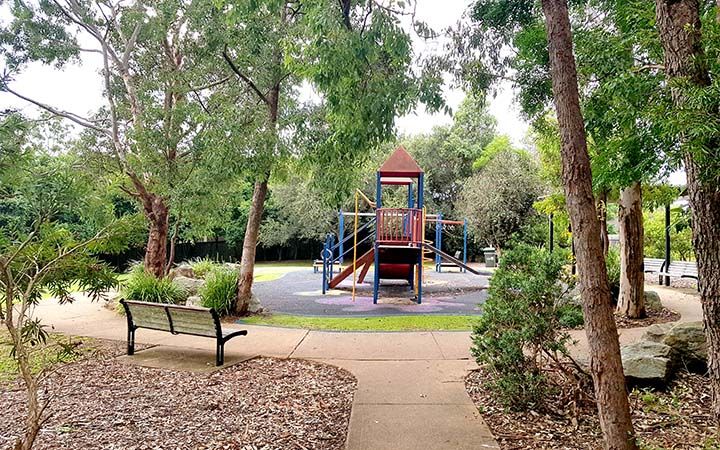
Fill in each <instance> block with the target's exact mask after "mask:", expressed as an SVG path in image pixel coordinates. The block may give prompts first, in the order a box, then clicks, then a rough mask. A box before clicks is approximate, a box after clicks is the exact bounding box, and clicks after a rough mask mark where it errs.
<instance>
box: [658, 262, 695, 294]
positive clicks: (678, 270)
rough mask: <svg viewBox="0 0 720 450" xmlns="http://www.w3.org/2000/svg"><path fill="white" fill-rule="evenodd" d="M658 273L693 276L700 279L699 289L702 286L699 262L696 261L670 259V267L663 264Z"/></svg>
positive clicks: (673, 276) (676, 276) (677, 276)
mask: <svg viewBox="0 0 720 450" xmlns="http://www.w3.org/2000/svg"><path fill="white" fill-rule="evenodd" d="M658 274H659V275H660V277H672V278H693V279H695V280H697V281H698V289H699V288H700V282H699V278H698V269H697V263H696V262H695V261H670V264H669V265H668V267H665V266H664V265H663V267H662V268H661V269H660V271H659V272H658Z"/></svg>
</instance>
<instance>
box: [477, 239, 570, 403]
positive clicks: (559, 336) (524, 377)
mask: <svg viewBox="0 0 720 450" xmlns="http://www.w3.org/2000/svg"><path fill="white" fill-rule="evenodd" d="M566 263H567V256H566V255H565V254H563V253H562V252H558V251H555V252H553V253H550V252H548V251H546V250H542V249H536V248H533V247H530V246H528V245H518V246H516V247H515V248H513V249H511V250H507V251H506V252H505V253H504V254H503V256H502V258H501V259H500V264H499V267H498V269H497V270H496V271H495V274H494V275H493V277H492V279H491V281H490V290H489V295H488V299H487V301H486V302H485V304H484V305H483V315H482V316H481V317H480V320H479V322H478V324H477V325H476V326H475V327H474V328H473V334H472V340H473V347H472V354H473V355H474V356H475V359H476V360H477V362H478V364H481V365H486V366H487V367H488V369H489V370H490V371H491V372H492V374H493V382H492V387H493V389H495V390H496V392H497V393H498V396H499V398H500V399H501V401H502V402H503V403H504V404H505V405H506V406H508V407H511V408H514V409H523V408H526V407H528V406H531V405H536V404H538V403H540V402H541V401H542V399H543V396H544V395H545V393H546V392H547V389H548V386H547V383H546V379H545V376H544V374H543V373H542V367H541V359H542V358H544V357H547V356H548V355H552V356H553V357H555V356H557V355H558V354H561V355H562V354H567V348H566V344H567V342H568V340H569V336H568V335H567V333H564V332H561V331H560V328H561V327H562V324H561V322H560V319H561V316H562V315H561V313H560V307H561V306H562V305H565V304H567V303H568V300H569V299H568V298H567V296H568V291H569V289H570V287H571V286H572V284H573V281H572V278H571V276H570V275H568V273H567V271H566V269H565V265H566Z"/></svg>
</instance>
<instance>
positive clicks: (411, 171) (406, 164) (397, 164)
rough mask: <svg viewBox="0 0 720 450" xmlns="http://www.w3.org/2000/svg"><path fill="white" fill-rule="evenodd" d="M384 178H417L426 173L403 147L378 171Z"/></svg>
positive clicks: (396, 150) (397, 149)
mask: <svg viewBox="0 0 720 450" xmlns="http://www.w3.org/2000/svg"><path fill="white" fill-rule="evenodd" d="M378 172H380V175H381V176H384V177H417V176H418V175H420V174H421V173H424V171H423V170H422V169H421V168H420V166H418V163H417V162H416V161H415V160H414V159H413V157H412V156H410V154H409V153H408V152H407V150H405V148H404V147H403V146H402V145H401V146H399V147H398V148H396V149H395V151H394V152H393V154H392V155H390V157H389V158H388V159H387V160H386V161H385V162H384V163H383V165H382V166H380V169H378Z"/></svg>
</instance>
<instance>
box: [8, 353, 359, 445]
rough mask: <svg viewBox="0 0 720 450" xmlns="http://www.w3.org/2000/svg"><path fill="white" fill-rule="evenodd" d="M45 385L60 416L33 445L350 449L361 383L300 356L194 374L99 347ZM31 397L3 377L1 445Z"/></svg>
mask: <svg viewBox="0 0 720 450" xmlns="http://www.w3.org/2000/svg"><path fill="white" fill-rule="evenodd" d="M103 345H104V346H105V347H108V345H109V344H107V343H105V344H103ZM123 345H124V344H122V345H115V346H114V347H113V345H109V347H111V349H110V351H107V350H108V349H107V348H105V351H103V352H100V353H101V355H108V354H110V353H112V354H115V355H117V354H120V353H122V348H123ZM47 386H49V392H48V394H49V395H52V396H53V401H52V404H51V406H50V408H51V409H52V411H53V417H52V418H51V419H50V421H49V422H48V423H47V424H46V425H45V427H44V429H43V430H42V431H41V434H40V437H39V439H38V441H37V442H36V447H35V448H53V449H54V448H68V449H90V448H93V449H96V448H102V449H198V448H207V449H209V448H213V449H215V448H218V449H220V448H221V449H243V450H259V449H263V450H265V449H268V450H269V449H339V448H343V447H344V444H345V437H346V434H347V429H348V423H349V419H350V408H351V403H352V400H353V395H354V392H355V388H356V386H357V382H356V380H355V378H354V377H353V376H352V375H351V374H349V373H348V372H346V371H344V370H342V369H339V368H336V367H333V366H329V365H325V364H319V363H314V362H309V361H301V360H277V359H269V358H259V359H254V360H250V361H247V362H244V363H241V364H238V365H235V366H231V367H228V368H225V369H223V370H220V371H217V372H213V373H193V372H180V371H171V370H160V369H150V368H143V367H137V366H131V365H127V364H123V363H120V362H118V361H116V360H114V359H112V358H110V357H107V356H106V357H103V356H97V357H93V358H88V359H86V360H84V361H82V362H77V363H73V364H68V365H66V366H63V367H62V369H61V370H59V371H57V373H55V374H53V375H52V378H51V379H50V382H49V383H47ZM24 398H25V394H24V392H23V390H22V389H20V388H19V386H18V385H13V386H0V404H2V405H3V407H2V408H0V448H7V447H10V446H11V444H12V442H13V441H14V439H15V436H16V435H17V434H19V433H20V432H21V431H22V422H21V420H20V418H21V417H24V416H23V414H24V409H25V407H24Z"/></svg>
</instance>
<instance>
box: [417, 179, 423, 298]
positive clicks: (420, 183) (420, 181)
mask: <svg viewBox="0 0 720 450" xmlns="http://www.w3.org/2000/svg"><path fill="white" fill-rule="evenodd" d="M423 180H424V174H423V173H420V175H418V209H423V197H424V193H423ZM424 222H425V221H424V220H423V228H422V233H423V235H422V236H421V239H422V240H423V241H424V240H425V226H424V225H425V224H424ZM417 284H418V285H417V292H418V295H417V302H418V305H419V304H421V303H422V290H423V252H422V242H421V243H420V251H419V252H418V281H417Z"/></svg>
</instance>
